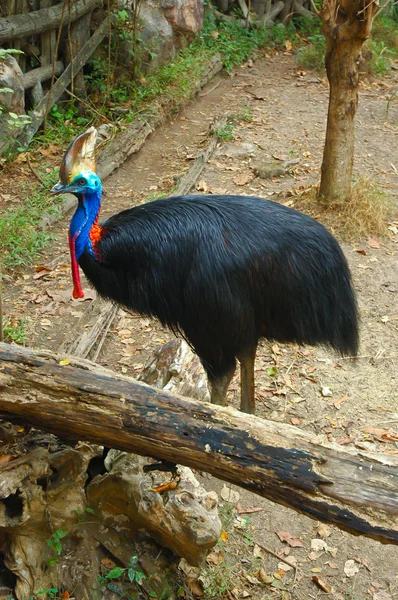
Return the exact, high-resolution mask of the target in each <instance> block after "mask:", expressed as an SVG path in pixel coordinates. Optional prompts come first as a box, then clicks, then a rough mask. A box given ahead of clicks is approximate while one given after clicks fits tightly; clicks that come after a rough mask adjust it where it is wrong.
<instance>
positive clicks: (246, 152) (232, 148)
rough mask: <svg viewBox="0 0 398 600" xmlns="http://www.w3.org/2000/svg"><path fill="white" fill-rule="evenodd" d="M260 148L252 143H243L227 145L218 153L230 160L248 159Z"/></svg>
mask: <svg viewBox="0 0 398 600" xmlns="http://www.w3.org/2000/svg"><path fill="white" fill-rule="evenodd" d="M257 150H258V148H257V146H256V145H255V144H252V143H251V142H241V143H240V144H225V146H222V147H221V148H220V149H219V150H218V151H217V154H218V155H220V156H228V158H247V157H249V156H253V155H254V154H255V153H256V152H257Z"/></svg>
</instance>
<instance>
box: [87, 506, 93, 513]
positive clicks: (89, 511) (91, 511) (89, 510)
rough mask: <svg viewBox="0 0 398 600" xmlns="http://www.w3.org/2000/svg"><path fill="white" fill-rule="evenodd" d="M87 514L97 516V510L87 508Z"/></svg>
mask: <svg viewBox="0 0 398 600" xmlns="http://www.w3.org/2000/svg"><path fill="white" fill-rule="evenodd" d="M86 512H88V513H90V515H95V510H94V509H93V508H90V507H89V506H86Z"/></svg>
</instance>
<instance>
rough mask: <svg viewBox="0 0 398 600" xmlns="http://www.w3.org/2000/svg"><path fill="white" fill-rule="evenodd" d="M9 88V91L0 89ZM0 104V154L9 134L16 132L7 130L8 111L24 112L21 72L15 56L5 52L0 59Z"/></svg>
mask: <svg viewBox="0 0 398 600" xmlns="http://www.w3.org/2000/svg"><path fill="white" fill-rule="evenodd" d="M2 89H4V90H11V91H3V92H2V91H1V90H2ZM0 106H2V107H3V114H1V112H0V154H1V152H2V151H3V149H4V148H5V146H7V144H8V142H9V136H10V134H15V133H17V132H16V131H11V132H10V131H9V126H8V123H7V121H8V120H9V116H8V113H10V112H11V113H14V114H16V115H24V114H25V90H24V86H23V74H22V71H21V69H20V68H19V65H18V63H17V61H16V60H15V58H14V57H13V56H12V55H11V54H6V55H5V56H4V57H3V58H1V60H0Z"/></svg>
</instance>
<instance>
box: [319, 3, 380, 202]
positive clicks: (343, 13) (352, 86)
mask: <svg viewBox="0 0 398 600" xmlns="http://www.w3.org/2000/svg"><path fill="white" fill-rule="evenodd" d="M376 9H377V5H376V2H375V1H373V0H371V1H370V2H369V1H368V0H360V1H359V2H356V1H354V0H344V2H343V1H339V0H323V5H322V9H321V12H320V17H321V20H322V24H323V31H324V34H325V37H326V59H325V64H326V73H327V77H328V80H329V84H330V95H329V109H328V120H327V128H326V141H325V148H324V153H323V161H322V168H321V183H320V188H319V199H320V200H321V201H326V202H336V201H337V202H341V201H348V200H349V199H350V196H351V181H352V170H353V164H354V143H355V131H354V120H355V114H356V111H357V107H358V83H359V68H358V67H359V59H360V53H361V47H362V45H363V43H364V41H365V40H366V39H367V38H368V37H369V35H370V31H371V28H372V23H373V19H374V15H375V12H376Z"/></svg>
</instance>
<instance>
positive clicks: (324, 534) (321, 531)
mask: <svg viewBox="0 0 398 600" xmlns="http://www.w3.org/2000/svg"><path fill="white" fill-rule="evenodd" d="M316 531H317V533H318V535H319V536H320V537H321V538H322V539H324V540H325V539H326V538H328V537H329V536H330V535H331V533H332V530H331V528H330V527H329V525H325V523H320V524H319V525H318V527H317V528H316Z"/></svg>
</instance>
